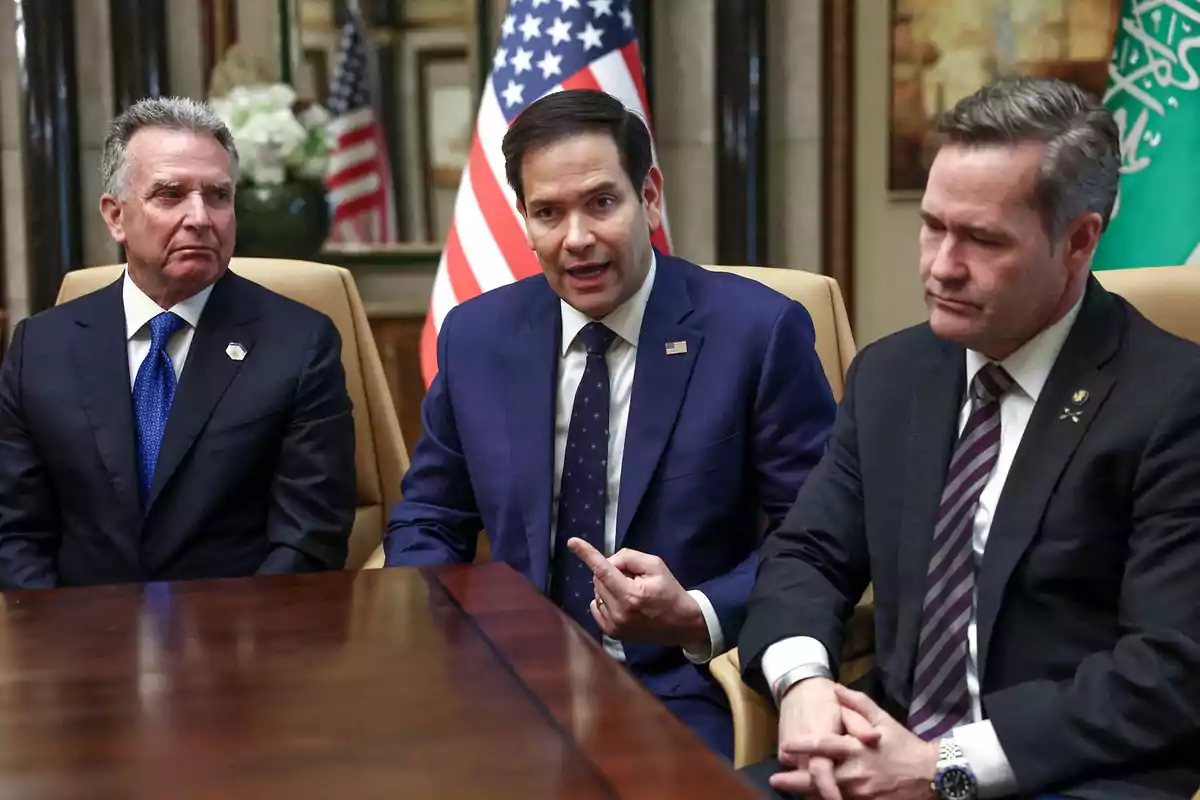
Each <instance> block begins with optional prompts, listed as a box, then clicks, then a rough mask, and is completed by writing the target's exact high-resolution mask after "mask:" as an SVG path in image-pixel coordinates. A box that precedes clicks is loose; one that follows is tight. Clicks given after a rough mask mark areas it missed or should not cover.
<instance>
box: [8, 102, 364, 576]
mask: <svg viewBox="0 0 1200 800" xmlns="http://www.w3.org/2000/svg"><path fill="white" fill-rule="evenodd" d="M103 173H104V180H105V194H104V195H103V197H102V198H101V201H100V210H101V213H102V214H103V216H104V219H105V221H106V222H107V224H108V227H109V230H110V232H111V233H112V235H113V238H114V239H115V240H116V241H117V242H118V243H119V244H121V245H123V246H124V247H125V251H126V254H127V256H128V267H127V269H126V271H125V273H124V275H123V276H122V277H121V279H120V280H118V281H116V282H115V283H113V284H112V285H110V286H108V287H105V288H103V289H100V290H99V291H96V292H94V293H92V294H89V295H86V296H84V297H81V298H79V299H77V300H75V301H73V302H70V303H66V304H64V305H62V306H58V307H56V308H52V309H49V310H47V311H44V312H42V313H40V314H38V315H36V316H34V317H32V318H30V319H27V320H25V321H23V322H22V323H21V324H20V325H18V326H17V328H16V331H15V332H14V334H13V341H12V346H11V347H10V349H9V353H8V355H7V357H6V358H5V360H4V365H3V369H2V370H0V584H2V585H3V587H4V588H40V587H53V586H71V585H83V584H98V583H116V582H128V581H149V580H172V579H181V578H211V577H226V576H239V575H252V574H254V573H280V572H300V571H310V570H323V569H338V568H341V567H342V566H344V564H345V560H346V552H347V542H348V536H349V530H350V525H351V523H352V521H353V517H354V485H355V482H354V429H353V422H352V418H351V408H350V399H349V396H348V395H347V393H346V385H345V376H344V374H343V372H342V366H341V357H340V351H341V342H340V340H339V338H338V334H337V330H336V329H335V328H334V326H333V324H332V323H331V322H330V320H329V319H328V318H327V317H325V316H324V315H322V314H320V313H318V312H316V311H313V310H312V309H310V308H307V307H305V306H303V305H300V304H298V303H295V302H292V301H291V300H287V299H285V298H283V297H280V296H279V295H277V294H274V293H273V292H270V291H268V290H266V289H264V288H262V287H261V286H259V285H257V284H255V283H251V282H250V281H247V280H245V279H243V278H240V277H238V276H237V275H234V274H233V273H230V272H228V270H227V266H228V264H229V259H230V256H231V254H232V251H233V245H234V237H235V230H236V220H235V217H234V207H233V192H234V186H235V184H236V182H237V151H236V149H235V148H234V144H233V138H232V136H231V135H230V133H229V130H228V129H227V128H226V127H225V126H224V125H223V124H222V122H221V120H220V119H219V118H218V117H217V116H216V115H215V114H213V113H212V111H210V110H209V109H208V108H207V107H205V106H203V105H201V104H198V103H194V102H192V101H189V100H180V99H174V98H172V99H162V100H145V101H141V102H139V103H136V104H135V105H133V106H131V107H130V108H129V109H128V110H126V111H125V112H123V113H122V114H121V115H120V116H119V117H118V118H117V119H116V120H115V121H114V123H113V126H112V129H111V131H110V134H109V136H108V138H107V141H106V142H105V152H104V160H103Z"/></svg>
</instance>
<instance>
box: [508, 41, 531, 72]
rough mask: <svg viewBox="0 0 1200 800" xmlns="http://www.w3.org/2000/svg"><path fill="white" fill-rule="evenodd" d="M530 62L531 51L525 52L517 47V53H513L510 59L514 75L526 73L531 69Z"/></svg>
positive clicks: (522, 48)
mask: <svg viewBox="0 0 1200 800" xmlns="http://www.w3.org/2000/svg"><path fill="white" fill-rule="evenodd" d="M532 62H533V51H532V50H526V49H525V48H524V47H518V48H517V52H516V53H514V54H513V57H512V68H513V70H514V71H515V73H514V74H516V75H520V74H521V73H522V72H528V71H529V70H531V69H533V67H532V66H531V64H532Z"/></svg>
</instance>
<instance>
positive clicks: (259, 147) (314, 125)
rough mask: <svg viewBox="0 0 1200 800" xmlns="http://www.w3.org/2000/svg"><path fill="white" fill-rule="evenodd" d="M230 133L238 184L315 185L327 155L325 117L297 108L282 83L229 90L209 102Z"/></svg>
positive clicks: (317, 110)
mask: <svg viewBox="0 0 1200 800" xmlns="http://www.w3.org/2000/svg"><path fill="white" fill-rule="evenodd" d="M209 104H210V105H211V106H212V108H213V110H214V111H216V112H217V114H218V115H219V116H220V117H221V119H223V120H224V121H225V124H226V125H227V126H228V127H229V130H230V131H231V132H232V133H233V139H234V143H235V144H236V145H237V149H238V157H239V159H240V161H241V179H242V181H245V182H247V183H250V184H252V185H258V186H265V185H279V184H282V183H286V182H288V181H292V180H296V179H305V180H314V181H320V180H322V178H323V177H324V175H325V166H326V163H327V160H328V154H329V141H328V134H327V128H328V124H329V112H328V111H327V110H325V109H324V108H323V107H321V106H320V105H318V104H316V103H301V102H298V101H297V99H296V92H295V90H294V89H292V87H290V86H288V85H287V84H282V83H275V84H256V85H251V86H235V87H234V88H232V89H230V91H229V93H228V94H226V95H224V96H222V97H216V98H213V99H212V100H210V101H209Z"/></svg>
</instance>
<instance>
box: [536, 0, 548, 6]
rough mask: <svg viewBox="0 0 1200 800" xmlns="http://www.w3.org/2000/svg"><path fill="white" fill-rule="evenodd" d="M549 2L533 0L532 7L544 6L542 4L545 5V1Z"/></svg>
mask: <svg viewBox="0 0 1200 800" xmlns="http://www.w3.org/2000/svg"><path fill="white" fill-rule="evenodd" d="M549 2H550V0H533V7H534V8H537V7H538V6H544V5H546V3H549Z"/></svg>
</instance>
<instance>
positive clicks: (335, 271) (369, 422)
mask: <svg viewBox="0 0 1200 800" xmlns="http://www.w3.org/2000/svg"><path fill="white" fill-rule="evenodd" d="M123 269H124V265H122V264H118V265H115V266H107V267H92V268H89V269H83V270H77V271H74V272H69V273H67V276H66V277H65V278H64V279H63V283H62V288H61V289H60V290H59V293H58V302H59V303H64V302H66V301H67V300H71V299H73V298H76V297H79V296H80V295H83V294H87V293H88V292H92V291H95V290H96V289H99V288H101V287H102V286H106V285H108V284H109V283H112V282H113V281H115V280H116V279H117V277H118V276H119V275H120V274H121V271H122V270H123ZM230 269H231V270H233V271H234V272H236V273H237V274H238V275H241V276H242V277H243V278H247V279H249V280H252V281H254V282H256V283H259V284H262V285H263V286H266V287H267V288H269V289H271V290H273V291H276V292H278V293H279V294H282V295H284V296H285V297H290V298H291V299H293V300H296V301H299V302H301V303H304V304H305V305H308V306H311V307H312V308H315V309H317V310H318V311H321V312H322V313H324V314H325V315H327V316H328V317H329V318H330V319H331V320H333V323H334V325H336V326H337V329H338V333H340V334H341V337H342V366H343V367H344V368H345V370H346V388H347V390H348V391H349V393H350V400H351V401H352V402H353V403H354V438H355V451H356V465H355V466H356V470H357V480H358V508H357V510H356V512H355V515H354V528H353V530H352V532H351V536H350V554H349V557H348V558H347V560H346V568H347V569H358V568H359V567H361V566H362V565H363V564H364V563H366V561H367V559H368V557H369V556H370V554H371V553H372V552H373V551H374V550H375V549H376V548H377V547H378V546H379V543H380V542H381V541H382V539H383V530H384V527H385V526H386V524H387V517H388V512H389V511H390V510H391V507H392V505H394V504H395V503H396V501H398V500H399V499H400V478H401V477H402V476H403V475H404V472H405V470H407V469H408V453H407V451H406V450H405V448H404V439H403V437H402V436H401V434H400V422H399V420H398V419H397V417H396V408H395V406H394V405H393V402H392V397H391V393H390V392H389V391H388V387H387V381H386V379H385V377H384V373H383V364H382V362H381V361H380V360H379V351H378V350H377V349H376V347H375V339H374V337H373V336H372V335H371V328H370V325H369V324H368V323H367V315H366V312H365V311H364V310H363V305H362V300H361V299H360V297H359V295H358V288H357V287H356V286H355V285H354V278H353V277H352V276H351V275H350V273H349V272H348V271H347V270H345V269H342V268H341V267H334V266H330V265H328V264H315V263H311V262H308V261H287V260H283V259H271V258H235V259H233V261H232V262H231V263H230Z"/></svg>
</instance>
